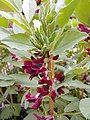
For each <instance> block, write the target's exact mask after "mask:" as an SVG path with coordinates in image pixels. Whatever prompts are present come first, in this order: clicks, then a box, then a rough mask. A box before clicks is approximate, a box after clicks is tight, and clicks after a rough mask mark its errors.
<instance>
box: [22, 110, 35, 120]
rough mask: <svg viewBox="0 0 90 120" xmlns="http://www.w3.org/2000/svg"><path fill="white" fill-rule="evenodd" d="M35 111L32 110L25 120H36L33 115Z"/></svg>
mask: <svg viewBox="0 0 90 120" xmlns="http://www.w3.org/2000/svg"><path fill="white" fill-rule="evenodd" d="M33 113H34V111H33V112H30V113H29V114H28V115H27V116H26V117H25V118H24V120H30V119H32V120H36V117H35V116H34V115H33Z"/></svg>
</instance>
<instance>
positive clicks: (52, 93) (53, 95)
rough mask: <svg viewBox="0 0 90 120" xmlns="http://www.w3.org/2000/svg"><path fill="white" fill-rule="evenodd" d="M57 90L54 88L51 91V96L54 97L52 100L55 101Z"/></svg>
mask: <svg viewBox="0 0 90 120" xmlns="http://www.w3.org/2000/svg"><path fill="white" fill-rule="evenodd" d="M56 96H57V95H56V92H55V90H53V91H52V92H51V98H52V100H53V101H55V98H56Z"/></svg>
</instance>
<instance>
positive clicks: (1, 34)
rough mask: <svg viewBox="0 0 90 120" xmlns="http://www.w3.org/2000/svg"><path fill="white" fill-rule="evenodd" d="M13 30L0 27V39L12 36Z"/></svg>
mask: <svg viewBox="0 0 90 120" xmlns="http://www.w3.org/2000/svg"><path fill="white" fill-rule="evenodd" d="M11 34H12V32H11V31H10V30H9V29H6V28H3V27H0V40H3V39H5V38H6V37H8V36H10V35H11Z"/></svg>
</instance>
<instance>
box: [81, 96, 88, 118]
mask: <svg viewBox="0 0 90 120" xmlns="http://www.w3.org/2000/svg"><path fill="white" fill-rule="evenodd" d="M89 105H90V98H85V99H82V100H81V101H80V104H79V109H80V111H81V113H82V114H83V116H84V117H85V118H86V119H90V107H89Z"/></svg>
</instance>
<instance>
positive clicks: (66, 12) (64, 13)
mask: <svg viewBox="0 0 90 120" xmlns="http://www.w3.org/2000/svg"><path fill="white" fill-rule="evenodd" d="M78 3H79V0H72V1H71V2H70V3H69V4H68V5H67V6H66V7H64V8H62V9H61V10H60V12H59V14H58V16H57V18H56V23H57V24H58V25H59V26H60V27H63V26H64V25H65V24H66V23H67V22H68V20H69V18H70V16H71V15H72V13H73V11H74V10H75V8H76V6H77V4H78Z"/></svg>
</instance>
